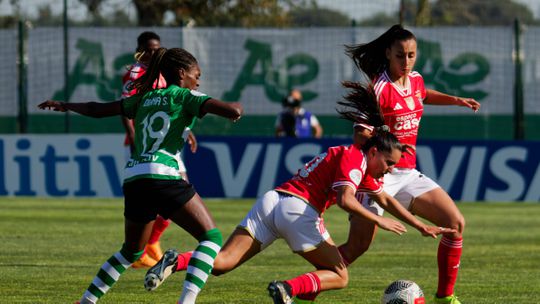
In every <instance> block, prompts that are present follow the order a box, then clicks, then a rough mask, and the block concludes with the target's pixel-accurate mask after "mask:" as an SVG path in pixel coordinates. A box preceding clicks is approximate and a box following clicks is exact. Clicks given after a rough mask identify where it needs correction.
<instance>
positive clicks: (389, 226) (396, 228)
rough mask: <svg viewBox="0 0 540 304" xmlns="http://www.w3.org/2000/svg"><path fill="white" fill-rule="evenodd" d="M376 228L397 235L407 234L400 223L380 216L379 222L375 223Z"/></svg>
mask: <svg viewBox="0 0 540 304" xmlns="http://www.w3.org/2000/svg"><path fill="white" fill-rule="evenodd" d="M377 226H379V227H381V228H382V229H384V230H388V231H391V232H393V233H395V234H399V235H402V234H403V233H405V232H407V228H405V226H403V224H402V223H401V222H399V221H396V220H393V219H391V218H386V217H382V216H380V217H379V220H378V221H377Z"/></svg>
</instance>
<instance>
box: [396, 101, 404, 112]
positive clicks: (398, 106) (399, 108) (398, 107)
mask: <svg viewBox="0 0 540 304" xmlns="http://www.w3.org/2000/svg"><path fill="white" fill-rule="evenodd" d="M402 109H403V107H402V106H401V105H400V104H399V103H396V106H395V107H394V111H397V110H402Z"/></svg>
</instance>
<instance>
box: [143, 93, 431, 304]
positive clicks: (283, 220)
mask: <svg viewBox="0 0 540 304" xmlns="http://www.w3.org/2000/svg"><path fill="white" fill-rule="evenodd" d="M350 88H352V89H353V91H352V92H351V93H350V94H349V95H348V96H347V97H346V101H344V102H342V103H340V105H342V106H343V109H342V110H338V112H339V113H340V114H341V116H342V117H343V118H345V119H349V120H351V121H353V122H354V123H360V124H366V125H370V126H376V127H378V128H379V129H380V132H378V133H377V134H375V135H374V136H372V137H371V138H370V139H368V140H367V141H366V143H365V144H364V145H362V146H361V145H359V144H356V143H355V144H352V145H349V146H336V147H330V148H329V149H328V150H327V151H325V152H324V153H321V154H319V155H318V156H316V157H315V158H313V159H312V160H311V161H310V162H308V163H307V164H306V165H305V166H304V167H303V168H301V169H299V170H298V172H297V174H296V175H295V176H293V177H292V178H291V179H290V180H289V181H287V182H285V183H283V184H281V185H280V186H278V187H276V188H275V189H273V190H271V191H268V192H266V193H265V194H264V195H263V196H262V197H260V198H259V199H258V200H257V202H256V203H255V204H254V205H253V207H252V209H251V210H250V211H249V213H248V214H247V215H246V217H245V218H244V219H243V220H242V222H241V223H240V225H238V227H237V228H236V229H235V230H234V231H233V233H232V234H231V236H230V237H229V239H228V240H227V241H226V243H225V245H224V246H223V248H222V250H221V251H220V253H219V254H218V256H217V257H216V259H215V263H214V268H213V270H212V273H213V274H214V275H222V274H224V273H227V272H229V271H231V270H233V269H235V268H236V267H238V266H240V265H241V264H243V263H244V262H246V261H248V260H249V259H251V258H252V257H253V256H255V255H256V254H258V253H259V252H261V251H262V250H264V249H265V248H266V247H268V246H269V245H270V244H272V242H274V241H275V240H276V239H278V238H283V239H285V241H286V242H287V244H288V245H289V247H290V248H291V250H292V251H293V252H295V253H297V254H299V255H300V256H302V257H303V258H304V259H306V260H307V261H309V262H310V263H311V264H312V265H316V267H317V269H316V270H315V271H312V272H309V273H305V274H301V275H299V276H297V277H294V278H292V279H289V280H286V281H272V282H271V283H270V284H269V286H268V291H269V293H270V296H271V297H272V299H273V300H274V303H292V297H294V296H299V295H309V294H316V293H319V292H321V291H324V290H330V289H340V288H344V287H346V286H347V282H348V272H347V268H346V265H345V264H344V263H343V262H342V259H341V255H340V253H339V251H338V250H337V248H336V246H335V245H334V242H333V241H332V239H331V238H330V234H329V233H328V231H326V228H325V226H324V222H323V220H322V215H323V213H324V212H325V211H326V209H328V208H329V207H331V206H332V205H335V204H337V205H338V206H339V207H341V208H342V209H343V210H345V211H346V212H348V213H350V214H354V215H356V216H358V217H362V218H366V219H367V220H368V221H370V222H371V223H373V224H374V225H377V226H378V227H381V228H383V229H385V230H389V231H392V232H394V233H396V234H402V233H404V232H405V231H406V230H405V227H404V226H403V225H402V224H401V223H400V222H398V221H396V220H393V219H390V218H384V217H381V216H378V215H376V214H373V213H371V212H369V211H368V210H366V209H365V208H364V207H362V205H361V204H360V203H359V202H358V201H357V199H356V197H355V193H356V192H357V190H358V189H362V191H370V192H372V193H379V192H381V191H382V188H381V186H380V185H379V184H377V183H376V182H375V181H374V178H375V179H376V178H379V177H382V176H383V174H384V173H386V172H389V171H391V170H392V168H393V166H394V165H395V164H396V163H397V162H398V161H399V159H400V158H401V152H402V149H403V148H402V145H401V144H400V143H399V141H398V140H397V138H396V137H395V136H394V135H392V134H391V133H389V132H387V131H384V127H383V123H384V121H383V119H382V118H381V116H380V112H379V109H378V106H377V102H376V99H375V95H374V93H373V90H372V88H370V87H366V86H363V85H361V84H354V87H353V86H352V83H351V86H350ZM388 205H392V204H391V203H388ZM395 205H397V206H398V207H397V208H392V207H390V209H392V213H394V211H395V213H396V214H397V215H398V216H399V217H400V218H403V219H405V220H406V221H407V222H410V217H412V216H411V215H410V214H409V213H408V212H407V211H406V210H405V209H403V208H400V206H399V203H397V202H395ZM412 218H413V221H414V220H415V219H414V217H412ZM418 225H423V224H421V223H420V224H418ZM437 230H438V228H436V227H427V228H426V231H430V232H431V233H433V236H435V235H436V233H437V232H435V231H437ZM167 254H168V253H165V255H167ZM170 254H171V256H174V257H175V258H174V259H173V260H171V261H161V262H160V263H158V265H159V267H162V268H165V269H168V271H167V275H166V276H164V277H161V278H157V277H155V276H153V275H152V273H149V274H147V277H146V279H147V280H146V283H147V288H149V289H152V290H153V289H155V288H157V287H158V286H159V285H160V284H161V283H162V282H163V281H164V280H165V279H166V278H167V276H168V275H169V274H171V273H174V272H176V271H181V270H186V269H187V270H188V271H189V267H188V266H189V264H188V262H187V261H190V259H191V257H192V255H191V253H190V252H186V253H181V254H178V253H176V252H174V253H173V252H171V253H170Z"/></svg>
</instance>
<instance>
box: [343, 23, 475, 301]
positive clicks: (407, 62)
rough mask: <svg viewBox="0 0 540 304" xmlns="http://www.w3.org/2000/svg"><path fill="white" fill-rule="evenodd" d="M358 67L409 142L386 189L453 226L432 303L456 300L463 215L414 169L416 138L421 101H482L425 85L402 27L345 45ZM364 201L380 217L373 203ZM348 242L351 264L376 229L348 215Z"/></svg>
mask: <svg viewBox="0 0 540 304" xmlns="http://www.w3.org/2000/svg"><path fill="white" fill-rule="evenodd" d="M347 53H348V54H349V56H350V57H351V58H352V59H353V60H354V62H355V64H356V66H357V67H358V68H359V69H360V70H362V71H363V72H364V73H365V74H366V75H367V76H368V77H369V78H370V80H371V81H372V83H373V85H374V89H375V93H376V95H377V99H378V101H379V104H380V107H381V110H382V113H383V115H384V121H385V123H386V124H387V125H388V126H389V127H390V131H391V132H392V133H393V134H395V135H396V137H397V138H398V139H399V141H400V142H401V143H402V144H404V145H407V146H409V147H410V148H411V149H410V151H411V153H410V154H408V153H404V154H403V158H402V159H401V160H400V161H399V162H398V163H397V164H396V166H395V168H394V169H393V170H392V172H390V173H388V174H386V175H385V176H384V186H383V189H384V192H386V193H388V194H389V195H392V196H394V197H395V198H396V199H397V200H398V201H399V202H400V203H401V204H402V206H403V207H405V208H406V209H408V210H409V211H411V212H412V213H413V214H415V215H418V216H420V217H422V218H425V219H427V220H429V221H430V222H432V223H434V224H435V225H437V226H443V227H450V228H453V229H455V230H454V232H453V233H447V232H445V233H444V235H443V237H442V239H441V241H440V244H439V249H438V252H437V262H438V267H439V283H438V289H437V293H436V295H435V298H434V301H435V303H450V304H460V301H459V300H458V299H457V297H456V296H455V295H454V285H455V282H456V278H457V274H458V269H459V264H460V258H461V252H462V246H463V238H462V237H463V231H464V228H465V219H464V217H463V215H462V214H461V212H460V211H459V209H458V208H457V206H456V204H455V203H454V201H453V200H452V199H451V198H450V196H449V195H448V194H447V193H446V191H444V190H443V189H442V188H441V187H440V186H439V185H438V184H437V183H435V182H434V181H433V180H432V179H430V178H429V177H427V176H425V175H424V174H422V173H421V172H419V171H417V170H416V169H415V167H416V153H415V150H416V149H415V147H416V139H417V136H418V128H419V125H420V120H421V117H422V113H423V107H424V104H433V105H456V106H462V107H467V108H469V109H471V110H473V111H475V112H476V111H478V110H479V108H480V104H479V103H478V102H477V101H475V100H474V99H471V98H462V97H456V96H450V95H446V94H443V93H441V92H438V91H435V90H430V89H426V88H425V86H424V81H423V78H422V76H421V75H420V74H419V73H417V72H414V71H413V67H414V64H415V62H416V55H417V44H416V37H415V36H414V34H413V33H411V32H410V31H408V30H406V29H404V28H403V27H402V26H401V25H394V26H392V27H391V28H390V29H389V30H388V31H387V32H385V33H384V34H383V35H381V36H380V37H379V38H377V39H375V40H373V41H372V42H369V43H366V44H360V45H353V46H349V47H347ZM363 204H364V205H365V206H366V207H368V208H370V209H371V210H375V212H377V213H378V214H379V215H382V212H383V211H382V209H380V208H379V206H377V204H376V203H375V202H373V201H367V200H365V201H364V202H363ZM350 224H351V227H350V232H349V238H348V241H347V242H346V243H345V244H343V245H342V246H340V252H341V253H342V256H343V258H344V260H345V262H346V263H352V262H353V261H354V260H356V259H357V258H358V257H359V256H360V255H362V254H363V253H364V252H365V251H367V249H368V248H369V246H370V244H371V242H372V240H373V239H374V237H375V234H376V231H377V227H376V226H375V225H373V223H370V222H368V221H366V220H365V219H363V218H360V217H356V216H352V217H351V222H350Z"/></svg>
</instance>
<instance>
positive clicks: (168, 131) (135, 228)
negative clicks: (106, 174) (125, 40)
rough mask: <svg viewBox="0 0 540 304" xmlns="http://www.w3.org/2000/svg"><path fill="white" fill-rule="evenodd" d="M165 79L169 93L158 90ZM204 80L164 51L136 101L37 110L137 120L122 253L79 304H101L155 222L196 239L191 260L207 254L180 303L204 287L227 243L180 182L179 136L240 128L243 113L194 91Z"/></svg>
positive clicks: (192, 65) (181, 57) (184, 56)
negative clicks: (232, 125)
mask: <svg viewBox="0 0 540 304" xmlns="http://www.w3.org/2000/svg"><path fill="white" fill-rule="evenodd" d="M160 74H161V75H163V77H164V78H165V80H166V81H167V84H168V87H167V88H166V89H157V90H153V85H154V83H155V81H156V80H157V79H158V77H159V75H160ZM200 76H201V71H200V68H199V65H198V63H197V60H196V59H195V57H193V55H191V54H190V53H189V52H187V51H186V50H184V49H180V48H173V49H169V50H167V49H164V48H160V49H159V50H157V51H156V53H155V54H154V55H153V56H152V60H151V62H150V65H149V67H148V71H147V73H146V74H145V75H143V77H141V78H140V79H138V80H136V81H135V88H136V89H137V91H138V92H139V94H136V95H134V96H131V97H129V98H126V99H123V100H118V101H114V102H111V103H96V102H86V103H64V102H59V101H51V100H49V101H45V102H43V103H41V104H40V105H39V108H40V109H47V108H49V109H53V110H55V111H61V112H65V111H73V112H76V113H79V114H82V115H85V116H91V117H97V118H99V117H107V116H113V115H124V116H126V117H128V118H132V119H134V120H135V150H134V151H133V154H132V157H131V161H129V162H128V163H127V164H126V167H125V170H124V176H125V178H124V185H123V190H124V197H125V201H124V218H125V240H124V245H123V246H122V248H121V250H120V251H119V252H117V253H115V254H113V255H112V256H111V257H110V258H109V259H108V260H107V261H106V262H105V264H103V265H102V266H101V269H100V270H99V272H98V274H97V276H96V277H95V278H94V280H93V282H92V283H91V284H90V286H89V287H88V289H87V290H86V292H85V293H84V295H83V297H82V299H81V300H80V303H81V304H87V303H95V302H97V301H98V300H99V298H101V297H102V296H103V295H104V294H105V293H106V292H107V291H108V290H109V289H110V287H111V286H112V285H113V284H114V283H115V282H116V281H117V280H118V279H119V277H120V275H121V274H122V273H123V272H124V271H125V270H126V269H127V268H128V267H129V266H131V264H132V263H133V262H135V261H136V260H137V259H138V258H139V257H140V256H141V255H142V253H143V250H144V247H145V244H146V243H147V241H148V237H149V234H150V230H151V229H152V223H153V221H154V219H155V218H156V216H157V215H158V214H159V215H161V216H163V217H164V218H170V219H171V220H172V221H173V222H174V223H176V224H178V225H179V226H180V227H182V228H183V229H185V230H186V231H187V232H189V233H190V234H191V235H192V236H194V237H195V238H196V239H197V240H198V241H199V245H198V246H197V248H196V249H195V252H194V254H198V253H199V252H204V253H205V256H206V257H207V259H206V260H205V262H204V263H197V264H195V265H192V266H193V267H192V268H191V271H188V273H187V274H186V280H185V282H184V288H183V290H182V294H181V296H180V300H179V301H180V303H183V304H187V303H194V302H195V299H196V297H197V295H198V293H199V291H200V290H201V288H202V287H203V286H204V284H205V282H206V278H207V274H208V273H209V272H210V271H211V269H212V265H213V260H214V258H215V257H216V255H217V253H218V252H219V250H220V248H221V245H222V237H221V232H220V231H219V230H218V229H217V228H216V225H215V223H214V219H213V218H212V216H211V214H210V212H209V211H208V209H207V208H206V206H205V204H204V203H203V201H202V199H201V198H200V197H199V195H198V194H197V193H196V192H195V190H194V189H193V187H192V185H191V184H189V183H187V182H185V181H184V180H183V179H182V178H181V177H180V173H179V172H178V157H179V156H178V154H179V151H180V150H181V149H182V146H183V144H184V141H183V140H181V136H182V132H183V130H184V128H185V127H186V126H187V125H189V124H190V123H191V121H192V119H193V117H195V116H197V117H202V116H204V115H205V114H206V113H213V114H217V115H219V116H222V117H225V118H228V119H231V120H232V121H236V120H238V119H239V118H240V116H241V114H242V106H241V105H240V104H239V103H237V102H235V103H225V102H222V101H219V100H217V99H214V98H211V97H209V96H206V95H204V94H202V93H200V92H197V91H195V89H197V88H198V87H199V77H200Z"/></svg>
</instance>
